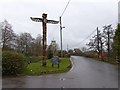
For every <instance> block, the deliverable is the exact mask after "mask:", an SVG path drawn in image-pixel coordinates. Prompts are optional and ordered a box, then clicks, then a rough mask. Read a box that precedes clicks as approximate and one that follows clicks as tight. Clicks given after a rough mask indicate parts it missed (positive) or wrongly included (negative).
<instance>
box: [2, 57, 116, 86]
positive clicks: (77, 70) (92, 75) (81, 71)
mask: <svg viewBox="0 0 120 90" xmlns="http://www.w3.org/2000/svg"><path fill="white" fill-rule="evenodd" d="M71 61H72V63H73V67H72V69H71V70H70V71H68V72H66V73H62V74H49V75H40V76H24V77H4V78H3V82H2V84H3V88H118V67H117V66H114V65H111V64H108V63H105V62H100V61H96V60H93V59H91V58H85V57H79V56H72V57H71Z"/></svg>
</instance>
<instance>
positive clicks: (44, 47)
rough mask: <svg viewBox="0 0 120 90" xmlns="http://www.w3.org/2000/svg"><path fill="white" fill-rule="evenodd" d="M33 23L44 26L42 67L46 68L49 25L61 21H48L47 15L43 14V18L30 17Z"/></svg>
mask: <svg viewBox="0 0 120 90" xmlns="http://www.w3.org/2000/svg"><path fill="white" fill-rule="evenodd" d="M30 18H31V20H32V21H35V22H42V26H43V42H42V66H46V47H47V38H46V37H47V35H46V32H47V23H52V24H58V23H59V21H54V20H47V14H45V13H43V14H42V18H33V17H30Z"/></svg>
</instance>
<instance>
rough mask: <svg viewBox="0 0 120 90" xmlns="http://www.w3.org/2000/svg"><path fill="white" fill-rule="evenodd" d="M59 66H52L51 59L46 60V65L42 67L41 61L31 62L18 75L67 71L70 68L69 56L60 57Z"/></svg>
mask: <svg viewBox="0 0 120 90" xmlns="http://www.w3.org/2000/svg"><path fill="white" fill-rule="evenodd" d="M60 60H61V61H60V67H59V68H58V67H57V65H54V67H52V63H51V60H47V61H46V62H47V65H46V67H42V62H41V61H39V62H36V63H31V64H29V65H28V66H27V68H26V69H25V70H24V71H23V72H22V73H21V74H19V75H18V76H26V75H41V74H52V73H63V72H66V71H69V70H70V68H71V61H70V59H69V58H62V59H60Z"/></svg>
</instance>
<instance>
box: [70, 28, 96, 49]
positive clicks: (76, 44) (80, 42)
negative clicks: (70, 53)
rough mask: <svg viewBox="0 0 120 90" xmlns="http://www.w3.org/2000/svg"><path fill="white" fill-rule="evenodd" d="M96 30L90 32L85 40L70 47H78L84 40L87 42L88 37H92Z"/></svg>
mask: <svg viewBox="0 0 120 90" xmlns="http://www.w3.org/2000/svg"><path fill="white" fill-rule="evenodd" d="M95 31H96V29H95V30H94V31H92V32H91V33H90V34H89V35H88V36H87V37H86V38H85V39H83V40H82V41H81V42H79V43H77V44H75V45H72V47H73V46H78V45H80V44H82V43H83V42H84V41H85V40H87V39H88V38H89V37H90V36H92V35H93V34H94V33H95Z"/></svg>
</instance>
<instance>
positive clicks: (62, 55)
mask: <svg viewBox="0 0 120 90" xmlns="http://www.w3.org/2000/svg"><path fill="white" fill-rule="evenodd" d="M60 45H61V57H62V56H63V55H62V22H61V17H60Z"/></svg>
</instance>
